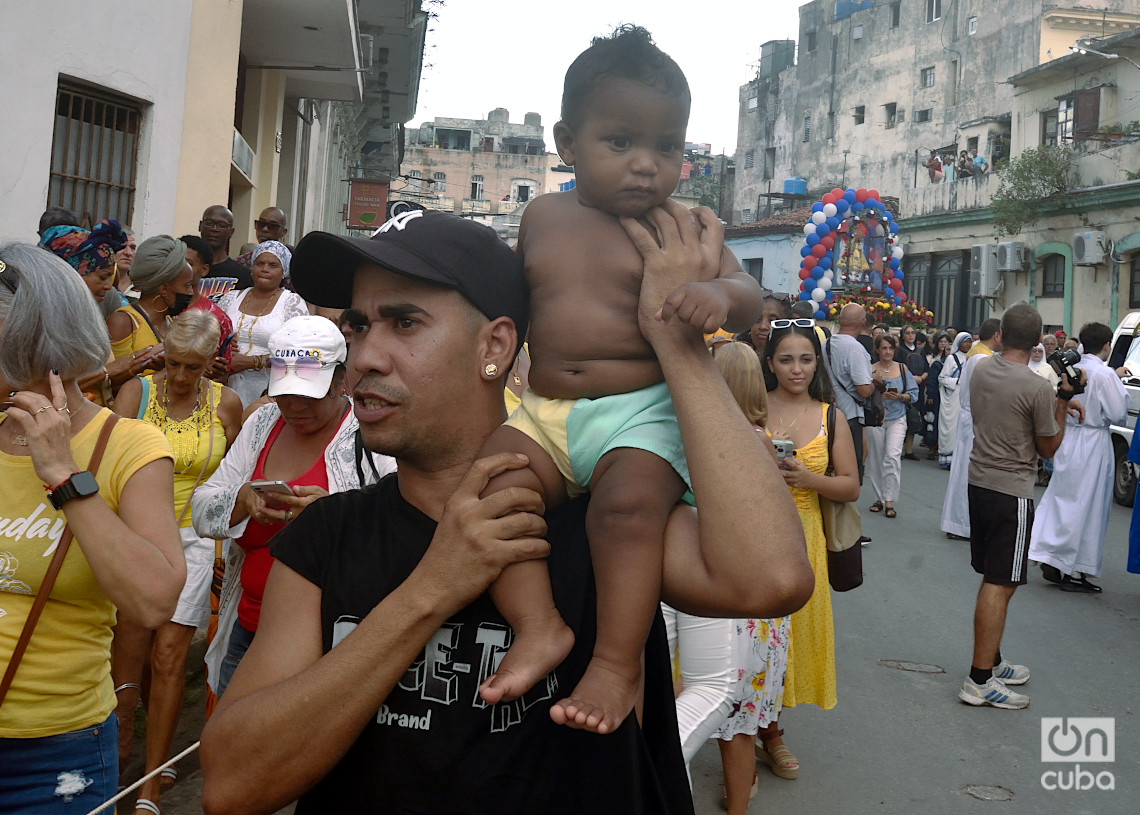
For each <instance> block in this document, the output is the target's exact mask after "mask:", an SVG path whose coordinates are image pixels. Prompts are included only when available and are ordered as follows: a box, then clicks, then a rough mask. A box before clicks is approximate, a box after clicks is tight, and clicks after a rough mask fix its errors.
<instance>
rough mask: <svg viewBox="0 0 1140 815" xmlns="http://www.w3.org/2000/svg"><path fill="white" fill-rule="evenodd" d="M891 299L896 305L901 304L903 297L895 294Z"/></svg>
mask: <svg viewBox="0 0 1140 815" xmlns="http://www.w3.org/2000/svg"><path fill="white" fill-rule="evenodd" d="M891 299H892V300H894V301H895V305H896V306H901V305H902V303H903V299H902V298H901V297H899V296H898V295H897V294H896V295H895V296H894V297H892V298H891Z"/></svg>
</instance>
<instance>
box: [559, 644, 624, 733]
mask: <svg viewBox="0 0 1140 815" xmlns="http://www.w3.org/2000/svg"><path fill="white" fill-rule="evenodd" d="M640 683H641V661H640V660H638V659H635V660H634V661H633V662H631V663H628V664H627V663H621V662H613V661H611V660H608V659H603V658H602V657H599V656H594V657H593V658H592V659H591V660H590V664H589V665H588V666H587V667H586V673H585V675H584V676H583V677H582V680H581V681H580V682H579V683H578V686H577V687H576V688H574V690H573V691H571V693H570V695H569V696H568V697H566V698H565V699H563V700H561V701H560V702H558V703H557V704H555V705H554V706H553V707H552V708H550V718H552V719H554V721H555V723H557V724H564V725H566V726H567V727H573V728H576V729H579V730H590V731H592V732H594V733H598V734H601V735H605V734H606V733H612V732H613V731H614V730H616V729H617V728H618V726H619V725H620V724H621V723H622V722H623V721H625V717H626V716H628V715H629V712H630V711H631V710H633V705H634V703H635V702H636V701H637V690H638V687H639V686H640Z"/></svg>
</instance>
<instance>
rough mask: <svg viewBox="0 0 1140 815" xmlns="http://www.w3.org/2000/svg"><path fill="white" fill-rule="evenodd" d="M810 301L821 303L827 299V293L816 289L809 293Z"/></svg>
mask: <svg viewBox="0 0 1140 815" xmlns="http://www.w3.org/2000/svg"><path fill="white" fill-rule="evenodd" d="M811 299H812V300H815V301H816V302H817V303H822V302H823V301H824V300H825V299H827V292H825V291H824V290H823V289H820V288H816V289H815V290H814V291H813V292H812V293H811Z"/></svg>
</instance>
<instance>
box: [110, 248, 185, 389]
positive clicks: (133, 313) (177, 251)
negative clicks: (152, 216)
mask: <svg viewBox="0 0 1140 815" xmlns="http://www.w3.org/2000/svg"><path fill="white" fill-rule="evenodd" d="M191 275H192V272H191V269H190V264H189V263H187V262H186V244H184V243H183V242H182V241H179V240H175V239H174V238H172V237H170V236H169V235H156V236H155V237H153V238H147V239H146V240H145V241H143V242H142V243H140V244H139V247H138V250H137V251H136V252H135V260H134V263H133V264H132V266H131V279H132V282H133V283H134V286H135V288H136V289H138V290H139V292H140V294H139V300H138V302H137V303H131V304H130V305H129V306H123V307H122V308H120V309H119V310H118V311H116V312H115V313H114V314H112V315H111V316H110V317H108V318H107V331H108V333H109V334H110V335H111V350H112V351H113V352H114V354H115V357H116V358H119V357H124V356H126V355H127V354H132V355H138V354H140V353H141V354H144V355H145V356H147V357H148V360H147V362H148V367H147V368H146V369H145V370H144V371H143V373H154V372H155V371H157V370H159V369H161V368H162V365H163V362H162V356H161V354H162V340H163V337H165V336H166V324H167V320H168V319H173V318H174V317H176V316H178V315H179V314H181V313H182V312H183V311H185V310H186V307H187V306H189V305H190V303H191V302H193V300H194V294H195V292H194V284H193V282H192V278H191Z"/></svg>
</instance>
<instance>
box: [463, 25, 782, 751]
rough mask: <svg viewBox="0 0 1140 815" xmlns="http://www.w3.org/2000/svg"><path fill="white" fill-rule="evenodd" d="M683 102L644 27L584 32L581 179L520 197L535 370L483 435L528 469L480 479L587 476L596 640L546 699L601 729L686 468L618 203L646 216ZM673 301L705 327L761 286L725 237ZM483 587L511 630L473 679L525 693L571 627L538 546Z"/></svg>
mask: <svg viewBox="0 0 1140 815" xmlns="http://www.w3.org/2000/svg"><path fill="white" fill-rule="evenodd" d="M689 102H690V96H689V87H688V83H687V82H686V80H685V76H684V74H683V73H682V72H681V69H680V68H679V67H678V66H677V64H676V63H675V62H674V61H673V60H672V59H670V58H669V57H668V56H667V55H665V54H664V53H662V52H661V51H660V50H659V49H658V48H657V46H656V45H654V44H653V41H652V39H651V38H650V36H649V33H648V32H647V31H645V29H642V28H635V27H632V26H624V27H622V28H621V29H619V30H618V31H617V32H615V33H614V35H613V36H611V37H608V38H597V39H595V40H594V41H593V44H592V45H591V47H590V48H589V49H587V50H586V51H584V52H583V53H582V54H581V55H579V57H578V58H577V59H576V60H575V61H574V63H573V64H572V65H571V66H570V68H569V70H568V71H567V72H566V83H565V88H564V92H563V97H562V120H561V121H560V122H558V123H557V124H556V125H555V126H554V139H555V143H556V145H557V148H558V154H559V155H560V156H561V157H562V160H563V161H564V162H566V164H568V165H571V166H573V167H574V171H575V174H576V176H577V187H576V188H575V189H573V190H569V191H566V192H559V193H550V194H548V195H543V196H540V197H539V198H537V199H535V200H534V201H532V202H531V203H530V205H529V206H528V207H527V208H526V210H525V212H524V214H523V219H522V224H521V226H520V229H519V242H518V250H519V252H520V253H521V254H522V257H523V263H524V268H525V271H526V278H527V282H528V283H529V285H530V289H531V324H530V334H529V337H530V346H529V348H530V356H531V368H530V388H529V390H527V391H526V392H525V393H524V395H523V398H522V404H521V406H520V407H519V408H518V409H517V410H516V411H515V412H514V413H513V414H512V416H511V419H510V420H509V421H508V422H507V424H506V425H504V426H503V427H501V428H499V430H497V431H496V432H495V433H494V435H492V437H491V438H490V439H489V440H488V442H487V445H486V446H485V447H484V450H483V453H481V455H488V454H490V453H493V452H501V451H513V452H519V453H524V454H526V455H527V456H528V458H529V459H530V465H529V468H528V469H526V470H519V471H514V472H511V473H505V474H503V475H502V476H500V477H499V478H498V479H496V480H495V481H493V482H492V483H491V484H490V486H489V487H488V490H487V492H495V491H497V490H500V489H504V488H506V487H508V486H516V485H525V486H528V487H530V488H532V489H536V490H538V491H539V492H540V493H541V494H542V496H543V499H544V501H545V503H546V506H547V508H552V507H554V506H557V505H558V504H559V503H560V502H562V501H563V500H565V498H566V497H567V496H568V495H569V496H571V497H573V496H575V495H578V494H581V493H583V492H585V491H586V490H589V491H590V493H591V496H592V497H591V499H590V504H589V509H588V514H587V519H586V531H587V534H588V536H589V542H590V554H591V558H592V560H593V567H594V575H595V582H596V585H597V597H598V600H597V604H598V609H597V612H598V614H597V616H598V630H597V640H596V644H595V648H594V652H593V656H592V658H591V661H590V664H589V666H588V667H587V670H586V673H585V675H584V676H583V677H582V680H581V681H580V682H579V683H578V685H577V687H576V688H575V689H574V690H573V691H572V692H571V694H570V696H569V697H567V698H565V699H562V700H561V701H559V702H558V703H556V704H555V705H554V706H553V707H552V708H551V711H550V715H551V717H552V718H553V719H554V720H555V721H556V722H558V723H560V724H567V725H570V726H572V727H580V728H585V729H588V730H593V731H595V732H598V733H608V732H611V731H612V730H614V729H615V728H616V727H617V726H618V725H619V724H620V723H621V722H622V720H623V719H624V718H625V717H626V716H627V715H628V714H629V712H630V710H631V709H632V708H633V705H634V702H635V700H636V698H637V694H638V688H639V684H640V680H641V651H642V649H643V647H644V645H645V640H646V637H647V636H648V633H649V628H650V626H651V624H652V621H653V617H654V615H655V613H656V609H657V603H658V600H659V598H660V591H661V572H662V560H663V546H664V533H665V525H666V521H667V520H668V517H669V513H670V512H671V510H672V508H673V507H674V505H675V504H676V503H677V502H678V500H680V499H681V497H682V495H683V494H684V493H685V492H686V482H687V479H688V469H687V467H686V465H685V459H684V451H683V449H682V447H681V438H680V432H679V429H678V426H677V419H676V415H675V414H674V411H673V405H672V402H671V400H670V398H669V391H668V388H667V387H666V385H665V382H664V377H663V375H662V372H661V367H660V365H659V364H658V362H657V359H656V358H655V356H654V354H653V350H652V348H651V347H650V345H649V343H648V342H646V341H645V339H644V338H643V337H642V335H641V331H640V329H639V328H638V305H639V295H640V291H641V274H642V265H643V261H642V257H641V255H640V254H639V252H638V250H637V249H636V248H635V247H634V245H633V243H632V242H631V240H630V238H629V237H628V236H627V234H626V232H625V229H624V228H623V227H622V225H621V223H620V220H619V219H620V218H622V217H627V218H642V217H643V216H646V215H647V214H648V213H649V212H650V211H651V210H653V209H654V208H655V207H660V206H662V205H664V204H665V203H666V201H667V199H668V198H669V196H670V195H671V194H672V193H673V190H674V189H675V188H676V186H677V181H678V179H679V178H680V175H681V164H682V161H683V159H684V148H685V129H686V127H687V124H688V118H689ZM695 214H696V217H697V221H698V223H700V222H702V221H703V222H704V223H709V222H710V219H711V220H713V221H715V216H714V215H713V214H712V213H711V212H709V211H708V210H703V211H695ZM649 228H650V230H651V231H652V229H653V228H652V227H651V226H650V227H649ZM668 302H669V303H670V304H672V305H675V306H676V311H675V312H674V313H672V315H671V319H681V320H684V321H685V322H688V323H689V324H691V325H693V326H695V327H697V328H700V329H701V330H702V331H704V332H706V333H709V332H712V331H715V330H716V329H717V328H720V327H722V326H723V327H724V328H726V329H727V330H729V331H740V330H744V329H747V328H748V327H749V326H751V325H752V323H753V322H755V320H756V316H757V315H758V314H759V313H760V308H761V291H760V287H759V286H758V285H757V283H756V281H754V280H753V279H752V278H750V277H748V275H746V274H745V273H744V272H743V271H742V270H741V269H740V265H739V264H738V263H737V262H736V260H735V259H734V258H733V257H732V255H731V253H729V252H728V251H727V250H725V249H723V248H722V251H721V268H720V270H719V272H718V276H717V277H716V278H715V279H713V280H709V281H705V282H694V283H689V284H686V285H685V286H684V287H682V288H681V289H678V290H677V291H676V292H674V293H673V294H672V295H670V297H669V298H668ZM672 305H671V306H669V307H667V310H670V311H671V308H672ZM491 597H492V599H493V600H494V601H495V605H496V606H497V607H498V609H499V612H500V613H501V614H502V615H503V617H504V618H506V620H507V621H508V622H509V623H510V624H511V627H512V629H513V630H514V634H515V638H514V641H513V643H512V644H511V647H510V649H509V651H508V652H507V653H506V654H505V655H504V656H503V659H502V662H501V663H500V665H499V667H498V669H497V671H496V672H495V674H494V675H492V676H491V677H490V678H489V679H488V680H487V681H486V682H485V683H484V685H483V687H482V688H481V691H480V692H481V694H482V696H483V698H484V700H486V701H487V702H490V703H495V702H498V701H500V700H503V699H514V698H517V697H519V696H521V695H522V694H523V693H525V692H526V691H527V690H529V689H530V687H531V686H532V685H534V684H535V683H536V682H537V681H538V680H539V679H541V678H542V677H543V676H544V675H546V674H547V673H548V672H549V671H551V670H552V669H553V668H555V667H556V666H557V665H558V664H559V663H560V662H561V661H562V660H563V659H564V658H565V657H566V654H567V653H568V652H569V650H570V647H571V645H572V644H573V634H572V632H571V631H570V629H569V628H568V627H567V626H566V624H565V623H564V622H563V620H562V617H561V615H560V614H559V613H558V610H557V608H555V605H554V600H553V597H552V595H551V588H550V578H549V574H548V573H547V571H546V564H545V563H543V562H541V561H531V562H528V563H518V564H515V565H513V566H510V567H508V568H507V569H506V570H505V571H504V572H503V574H502V575H501V576H500V578H499V579H498V581H496V583H495V584H494V585H493V586H492V587H491Z"/></svg>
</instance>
